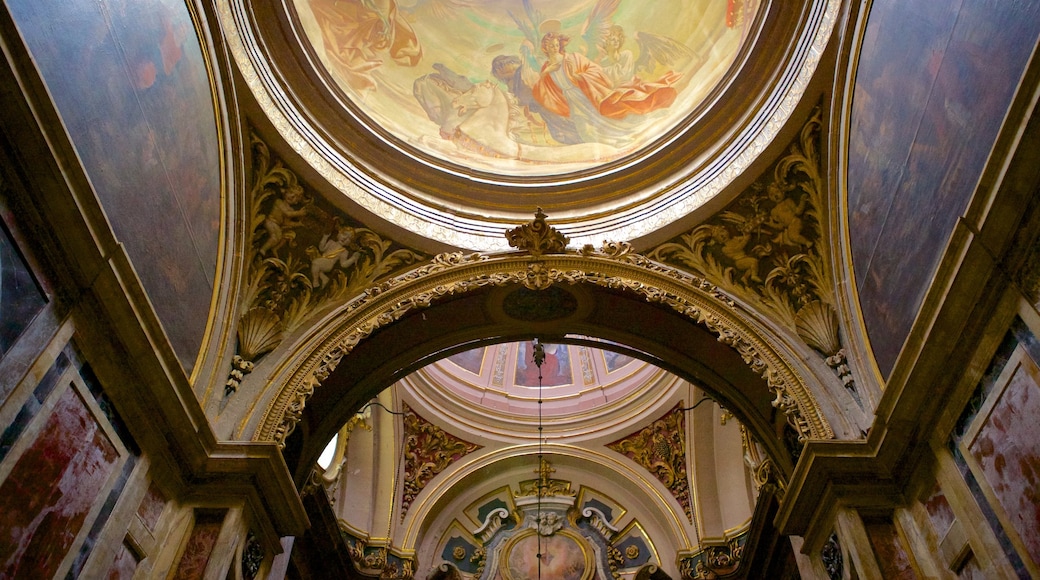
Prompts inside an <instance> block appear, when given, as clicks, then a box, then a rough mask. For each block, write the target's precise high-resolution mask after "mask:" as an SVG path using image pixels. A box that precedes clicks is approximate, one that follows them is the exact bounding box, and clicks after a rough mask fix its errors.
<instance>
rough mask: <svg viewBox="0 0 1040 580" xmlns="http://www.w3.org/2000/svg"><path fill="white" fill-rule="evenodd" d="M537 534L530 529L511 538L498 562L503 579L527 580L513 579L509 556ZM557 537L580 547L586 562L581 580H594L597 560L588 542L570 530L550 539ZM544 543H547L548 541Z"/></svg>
mask: <svg viewBox="0 0 1040 580" xmlns="http://www.w3.org/2000/svg"><path fill="white" fill-rule="evenodd" d="M537 533H538V532H537V530H535V529H534V528H528V529H526V530H523V531H521V532H520V533H518V534H516V535H515V536H513V537H512V538H509V541H507V542H506V544H505V546H503V547H502V551H501V552H500V554H501V556H499V558H498V562H497V563H498V571H499V572H500V573H501V574H502V578H504V579H505V580H526V579H525V578H524V577H519V578H514V577H513V575H512V573H511V572H510V571H509V555H510V553H511V552H512V551H513V548H515V547H516V545H517V544H519V543H520V542H522V541H524V540H525V539H527V538H530V537H531V536H534V535H537ZM555 536H563V537H566V538H568V539H569V540H571V541H572V542H574V543H575V544H576V545H577V546H578V549H579V550H581V555H582V558H583V559H584V560H585V572H583V573H582V575H581V580H592V578H593V576H594V575H595V574H596V570H597V566H596V559H595V558H593V556H592V552H591V551H590V550H589V546H588V540H587V539H585V538H583V537H581V536H580V535H578V534H576V533H574V532H572V531H571V530H569V529H562V530H558V531H557V532H555V533H553V534H552V535H550V536H548V537H549V538H553V537H555ZM542 541H543V542H545V541H546V540H542Z"/></svg>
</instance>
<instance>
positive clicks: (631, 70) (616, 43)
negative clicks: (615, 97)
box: [600, 24, 636, 86]
mask: <svg viewBox="0 0 1040 580" xmlns="http://www.w3.org/2000/svg"><path fill="white" fill-rule="evenodd" d="M624 46H625V29H624V28H622V27H621V26H619V25H617V24H614V25H612V26H611V27H610V29H609V30H608V31H607V36H606V38H604V39H603V44H602V47H603V58H602V60H600V63H601V64H602V65H603V72H605V73H606V74H607V78H609V79H610V80H611V82H613V83H614V86H618V85H621V84H623V83H626V82H628V81H630V80H632V77H634V76H635V75H636V61H635V59H634V58H633V57H632V51H631V50H623V48H622V47H624Z"/></svg>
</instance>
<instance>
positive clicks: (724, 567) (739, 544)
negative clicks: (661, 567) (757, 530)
mask: <svg viewBox="0 0 1040 580" xmlns="http://www.w3.org/2000/svg"><path fill="white" fill-rule="evenodd" d="M747 537H748V533H747V532H746V531H745V532H743V533H742V534H740V535H739V536H737V537H735V538H732V539H730V540H728V541H723V542H720V543H709V544H707V545H705V546H704V549H703V550H701V551H700V552H698V553H697V554H694V555H693V556H690V557H686V558H683V559H682V560H680V561H679V574H680V577H681V578H682V579H683V580H717V579H719V578H726V577H731V576H732V575H733V574H734V573H736V572H737V568H738V567H739V566H740V561H741V559H742V558H743V557H744V545H745V543H746V542H747Z"/></svg>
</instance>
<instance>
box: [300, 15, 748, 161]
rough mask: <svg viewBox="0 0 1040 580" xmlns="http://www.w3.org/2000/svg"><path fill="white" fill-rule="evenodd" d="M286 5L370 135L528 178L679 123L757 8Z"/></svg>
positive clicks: (620, 152) (626, 146)
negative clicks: (293, 11) (364, 123)
mask: <svg viewBox="0 0 1040 580" xmlns="http://www.w3.org/2000/svg"><path fill="white" fill-rule="evenodd" d="M293 4H294V6H295V12H296V16H297V18H298V22H299V24H300V27H301V28H302V30H303V32H304V36H305V37H306V39H307V40H308V41H309V42H310V43H311V45H313V48H314V53H315V54H316V55H317V58H318V60H319V61H320V62H321V64H322V65H323V66H324V68H325V69H326V71H327V73H328V74H329V76H330V77H331V78H332V79H333V80H334V82H335V83H336V84H337V85H338V87H339V88H340V89H341V90H342V92H343V94H345V95H346V97H347V98H348V100H349V101H350V102H351V103H353V105H354V106H355V107H356V109H357V111H359V112H360V113H361V114H362V116H364V117H367V120H368V122H369V124H370V126H372V127H371V128H373V129H375V130H376V132H378V133H381V134H383V135H388V136H390V137H392V138H393V139H396V140H397V141H398V142H400V143H404V144H406V145H408V146H410V147H411V148H413V149H414V150H417V151H419V152H420V153H421V154H422V157H424V158H425V159H429V160H432V162H433V164H435V165H442V164H444V163H447V164H449V165H451V166H455V167H460V166H461V167H462V168H465V169H467V170H476V171H480V172H486V173H492V174H495V175H506V176H519V177H529V176H553V175H561V174H566V173H571V172H576V171H583V170H590V169H593V168H596V167H598V166H601V165H603V164H605V163H609V162H612V161H615V160H618V159H621V158H624V157H625V156H628V155H630V154H633V153H635V152H637V151H640V150H643V149H644V148H647V147H648V146H652V145H653V144H654V143H655V142H658V141H659V138H660V137H662V136H663V135H666V134H668V133H669V132H670V131H672V130H674V129H675V128H676V127H678V126H679V125H681V123H682V121H683V120H684V119H686V118H687V117H689V116H690V114H691V113H692V112H695V111H696V110H697V109H698V105H699V104H701V103H702V102H704V100H705V99H706V98H707V97H708V96H709V95H710V94H711V92H712V89H713V88H714V87H715V86H716V85H717V84H718V83H719V82H720V81H721V80H722V79H723V77H724V76H725V74H726V73H727V71H728V70H729V69H730V68H731V65H732V64H733V63H734V60H735V58H736V56H737V54H738V51H739V49H740V46H741V44H742V43H743V42H744V40H745V38H746V37H747V36H748V35H747V31H748V27H749V25H750V23H751V22H752V21H753V20H754V16H755V14H756V13H757V10H758V4H759V3H758V0H744V1H739V0H731V1H729V2H718V1H715V0H669V1H660V2H654V3H652V4H645V3H640V2H634V1H632V0H628V1H627V2H626V1H623V0H597V1H592V0H568V1H558V0H557V1H552V2H550V1H548V0H525V1H523V2H516V1H514V0H400V1H398V2H395V1H394V0H346V1H344V0H293ZM677 14H682V18H676V15H677Z"/></svg>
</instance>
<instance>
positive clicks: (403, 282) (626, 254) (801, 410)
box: [254, 217, 834, 445]
mask: <svg viewBox="0 0 1040 580" xmlns="http://www.w3.org/2000/svg"><path fill="white" fill-rule="evenodd" d="M537 219H544V218H542V217H539V218H537ZM536 230H537V228H536ZM514 284H521V285H525V286H527V287H529V288H545V287H548V286H549V285H552V284H571V285H574V284H591V285H595V286H600V287H606V288H612V289H619V290H626V291H629V292H633V293H635V294H637V295H639V296H642V297H643V299H645V300H647V301H648V302H651V303H659V304H663V305H665V306H667V307H670V308H672V309H673V310H675V311H676V312H678V313H680V314H681V315H683V316H685V317H687V318H689V319H691V320H692V321H693V322H695V323H696V324H699V325H701V326H703V327H705V328H707V329H708V330H709V331H711V332H712V333H713V334H715V335H717V336H718V340H719V341H720V342H722V343H724V344H726V345H728V346H730V347H731V348H733V349H734V350H735V351H736V352H737V353H739V354H740V356H741V357H742V359H743V360H744V362H745V363H746V364H747V365H748V366H749V367H751V368H752V369H753V370H754V371H755V372H756V373H758V374H760V375H761V376H762V377H763V378H764V379H766V382H767V385H768V387H769V390H770V392H771V393H772V394H773V396H774V397H775V398H774V400H773V405H774V406H775V407H776V408H777V409H779V410H780V411H782V412H783V413H784V415H785V417H786V419H787V422H788V424H789V425H790V426H791V427H792V428H793V429H794V431H795V433H797V434H798V437H799V439H800V440H805V439H808V438H817V439H830V438H833V437H834V431H833V430H832V428H831V427H830V425H829V424H828V422H827V420H826V419H825V418H824V416H823V414H822V412H821V411H820V409H819V405H818V403H817V401H816V399H815V398H814V396H813V394H812V393H811V392H810V390H809V389H808V388H807V387H806V385H805V382H804V379H803V378H802V377H800V376H799V374H798V373H797V372H796V371H795V370H794V368H793V366H792V363H791V361H790V360H788V358H787V357H786V356H785V355H784V354H782V353H781V351H780V350H779V349H778V348H777V347H774V346H773V345H771V344H770V342H769V340H768V339H767V338H765V337H764V336H763V335H762V334H761V331H760V330H758V329H757V327H754V326H752V325H751V324H750V323H748V322H747V320H748V318H747V317H746V316H745V315H744V314H742V313H741V312H742V311H741V309H740V308H739V307H738V306H737V305H736V303H735V302H734V301H733V300H732V299H731V298H729V297H728V296H727V295H726V294H725V293H724V292H722V291H721V290H719V289H718V288H717V287H715V286H714V285H713V284H711V283H709V282H707V281H706V280H704V279H702V278H700V277H697V276H693V275H690V274H687V273H685V272H682V271H681V270H677V269H675V268H672V267H669V266H665V265H663V264H660V263H657V262H654V261H653V260H650V259H649V258H647V257H646V256H642V255H640V254H637V253H635V252H634V251H632V248H631V246H630V245H628V244H627V243H617V242H612V243H606V244H604V245H603V247H601V248H600V249H598V250H596V249H594V248H592V247H591V246H585V247H583V248H582V249H581V250H579V251H573V250H566V253H561V254H548V255H540V256H534V255H529V254H528V255H518V254H507V255H499V256H494V257H492V256H487V255H482V254H475V253H474V254H464V253H451V254H442V255H438V256H436V257H434V258H433V260H432V261H431V262H430V263H428V264H425V265H423V266H421V267H419V268H416V269H414V270H412V271H410V272H407V273H405V274H402V275H399V276H396V277H394V278H392V279H390V280H388V281H386V282H383V283H381V284H379V285H376V286H372V287H370V288H369V289H367V290H365V291H364V292H362V293H361V294H360V295H359V296H357V297H356V298H354V299H353V300H351V301H350V302H348V303H347V304H345V305H344V306H343V307H341V309H340V310H339V311H338V312H337V313H336V323H335V325H333V326H331V327H329V328H327V329H325V330H324V331H322V334H321V335H320V336H315V337H312V340H311V341H310V343H311V344H315V345H317V346H316V347H315V348H313V349H311V351H310V353H309V354H308V355H307V356H306V357H304V358H301V359H298V360H296V361H294V362H293V363H292V367H291V368H290V369H289V370H288V379H287V381H286V382H285V384H284V386H283V387H282V388H281V390H280V391H279V392H278V394H277V395H276V396H275V398H274V399H273V400H272V401H271V402H270V404H269V405H268V407H267V409H266V410H265V412H264V414H263V416H262V418H261V421H260V424H259V427H258V428H257V430H256V432H255V434H254V440H261V441H274V442H277V443H278V444H279V445H284V443H285V440H286V438H287V437H288V436H289V435H290V434H291V433H292V432H293V430H294V429H295V427H296V424H297V422H298V421H299V420H300V418H301V417H302V413H303V409H304V408H305V406H306V404H307V400H308V399H309V398H310V396H311V394H312V393H313V392H314V389H315V388H318V387H320V386H321V384H322V383H323V382H324V381H325V380H326V379H327V378H328V377H329V375H330V374H331V373H332V372H333V371H334V370H335V368H336V366H337V365H338V364H339V362H340V361H341V360H342V359H343V357H344V356H346V355H348V354H349V353H350V352H351V351H352V350H353V349H354V347H356V346H357V345H358V344H359V343H360V342H361V341H363V340H364V339H365V338H367V337H368V336H369V335H371V334H372V332H374V331H375V330H377V329H379V328H382V327H384V326H387V325H389V324H392V323H394V322H395V321H396V320H398V319H400V318H401V317H402V316H404V315H405V314H407V313H409V312H411V311H413V310H416V309H421V308H426V307H428V306H430V305H431V304H432V303H433V302H434V301H436V300H438V299H439V298H442V297H446V296H450V295H457V294H464V293H466V292H471V291H475V290H478V289H482V288H488V287H494V286H506V285H514Z"/></svg>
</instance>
